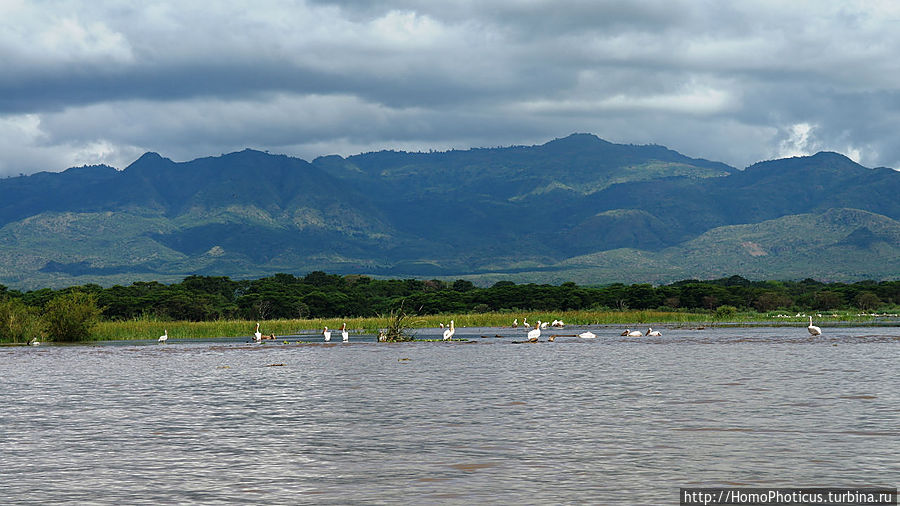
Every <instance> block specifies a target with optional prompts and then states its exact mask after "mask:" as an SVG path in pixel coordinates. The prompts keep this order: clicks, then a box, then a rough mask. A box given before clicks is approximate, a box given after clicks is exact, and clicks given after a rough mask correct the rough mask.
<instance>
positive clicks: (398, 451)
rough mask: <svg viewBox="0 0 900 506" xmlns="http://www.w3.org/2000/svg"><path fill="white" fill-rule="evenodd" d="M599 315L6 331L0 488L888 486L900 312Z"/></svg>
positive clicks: (498, 499) (564, 497) (353, 495)
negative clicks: (702, 319)
mask: <svg viewBox="0 0 900 506" xmlns="http://www.w3.org/2000/svg"><path fill="white" fill-rule="evenodd" d="M585 328H586V327H578V328H566V329H562V330H546V331H544V336H543V337H542V339H546V337H547V336H548V335H550V334H575V333H577V332H581V331H582V330H583V329H585ZM590 330H592V331H593V332H594V333H596V334H597V335H598V336H599V337H598V338H597V339H594V340H582V339H577V338H573V337H559V338H558V339H557V340H556V342H554V343H549V342H541V343H536V344H513V342H512V341H514V340H521V339H523V338H524V331H523V330H521V329H518V330H514V329H509V328H504V329H499V328H479V329H467V328H457V332H456V338H457V339H469V340H470V342H452V343H445V342H418V343H403V344H386V343H375V342H372V341H373V340H374V338H373V337H372V336H365V335H358V334H353V335H352V337H351V342H350V343H349V344H342V343H340V336H339V334H336V337H337V342H335V340H334V339H333V340H332V343H331V344H329V345H324V344H320V343H315V344H313V343H309V342H307V341H318V340H319V338H318V336H300V337H299V338H297V337H292V338H288V339H287V341H288V343H287V344H285V343H284V341H283V340H277V341H269V342H263V343H261V344H252V343H246V342H245V341H246V340H244V339H220V340H208V341H202V342H201V341H192V342H185V341H179V340H176V339H170V342H169V343H168V344H164V345H160V344H157V343H156V342H150V341H144V342H140V341H137V342H126V343H101V344H91V345H77V346H46V345H42V346H37V347H7V348H0V381H2V385H3V387H2V389H0V406H2V410H0V449H2V453H0V484H2V485H0V499H2V502H3V503H4V504H10V503H14V504H26V503H30V504H47V503H92V504H162V503H203V504H225V503H264V504H353V503H374V504H407V503H415V504H422V503H426V504H511V503H524V504H561V503H578V504H677V503H678V492H679V490H678V489H679V487H720V486H756V487H814V486H829V487H853V486H859V487H862V486H882V487H895V486H897V484H898V477H900V367H898V366H900V328H896V327H879V328H829V327H825V328H824V329H823V330H824V332H825V334H824V335H823V336H820V337H817V338H812V337H810V336H809V335H808V334H807V332H806V329H805V328H802V327H800V328H772V327H747V328H741V327H735V328H707V329H703V330H698V329H675V328H666V327H665V326H662V325H661V326H660V328H659V330H661V331H662V332H663V336H662V337H653V338H650V337H642V338H626V337H620V336H619V335H618V334H619V332H620V331H621V330H622V329H621V328H618V327H597V326H593V327H590ZM641 330H645V328H644V327H641ZM416 332H417V334H418V337H419V338H423V339H424V338H435V337H437V336H438V335H439V329H431V330H419V331H416ZM495 335H499V336H501V337H494V336H495ZM481 336H488V337H481Z"/></svg>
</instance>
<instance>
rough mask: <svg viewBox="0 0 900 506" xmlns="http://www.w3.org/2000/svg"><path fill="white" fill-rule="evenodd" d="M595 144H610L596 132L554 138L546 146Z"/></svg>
mask: <svg viewBox="0 0 900 506" xmlns="http://www.w3.org/2000/svg"><path fill="white" fill-rule="evenodd" d="M595 144H610V143H609V142H607V141H605V140H603V139H601V138H600V137H597V136H596V135H594V134H587V133H574V134H571V135H568V136H566V137H563V138H561V139H553V140H552V141H550V142H548V143H546V144H544V146H567V147H568V146H572V147H574V146H589V145H595Z"/></svg>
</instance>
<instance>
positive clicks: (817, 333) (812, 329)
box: [806, 316, 822, 336]
mask: <svg viewBox="0 0 900 506" xmlns="http://www.w3.org/2000/svg"><path fill="white" fill-rule="evenodd" d="M806 330H808V331H809V333H810V335H813V336H821V335H822V329H820V328H819V327H816V326H815V325H813V324H812V316H810V317H809V327H806Z"/></svg>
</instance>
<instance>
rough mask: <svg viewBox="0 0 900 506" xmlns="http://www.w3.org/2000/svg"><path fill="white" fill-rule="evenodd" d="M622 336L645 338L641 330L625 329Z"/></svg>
mask: <svg viewBox="0 0 900 506" xmlns="http://www.w3.org/2000/svg"><path fill="white" fill-rule="evenodd" d="M622 335H623V336H628V337H641V336H643V335H644V334H642V333H641V331H640V330H631V331H629V330H628V329H625V332H622Z"/></svg>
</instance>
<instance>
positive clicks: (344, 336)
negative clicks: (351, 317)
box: [341, 322, 350, 343]
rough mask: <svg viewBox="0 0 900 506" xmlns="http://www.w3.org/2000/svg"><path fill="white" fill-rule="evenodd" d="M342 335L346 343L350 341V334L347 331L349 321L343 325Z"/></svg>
mask: <svg viewBox="0 0 900 506" xmlns="http://www.w3.org/2000/svg"><path fill="white" fill-rule="evenodd" d="M341 337H342V338H343V339H344V342H345V343H346V342H349V341H350V334H349V333H347V322H344V324H343V325H341Z"/></svg>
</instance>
